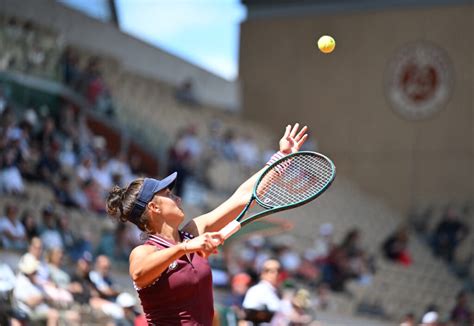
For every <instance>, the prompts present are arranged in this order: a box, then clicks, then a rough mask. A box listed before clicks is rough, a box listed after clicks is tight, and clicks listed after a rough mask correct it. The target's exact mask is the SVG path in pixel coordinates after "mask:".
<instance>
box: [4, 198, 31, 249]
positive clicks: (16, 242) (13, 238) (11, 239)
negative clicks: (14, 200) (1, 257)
mask: <svg viewBox="0 0 474 326" xmlns="http://www.w3.org/2000/svg"><path fill="white" fill-rule="evenodd" d="M0 242H1V243H0V244H1V246H3V247H4V248H7V249H26V247H27V240H26V230H25V227H24V226H23V224H22V223H21V222H20V221H19V220H18V208H17V207H16V206H15V205H12V204H8V205H6V207H5V216H3V217H1V218H0Z"/></svg>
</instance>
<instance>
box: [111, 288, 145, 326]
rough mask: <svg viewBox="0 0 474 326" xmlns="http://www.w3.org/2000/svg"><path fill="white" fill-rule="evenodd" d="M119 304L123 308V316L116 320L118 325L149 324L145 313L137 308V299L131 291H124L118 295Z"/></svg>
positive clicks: (135, 325)
mask: <svg viewBox="0 0 474 326" xmlns="http://www.w3.org/2000/svg"><path fill="white" fill-rule="evenodd" d="M117 304H118V305H119V306H120V307H122V309H123V318H121V319H119V320H116V321H115V324H116V326H146V325H148V323H147V321H146V319H144V318H143V317H144V316H143V315H142V314H141V313H139V312H138V311H137V309H136V305H137V299H135V298H134V297H133V296H132V295H131V294H130V293H127V292H123V293H120V294H119V296H118V297H117Z"/></svg>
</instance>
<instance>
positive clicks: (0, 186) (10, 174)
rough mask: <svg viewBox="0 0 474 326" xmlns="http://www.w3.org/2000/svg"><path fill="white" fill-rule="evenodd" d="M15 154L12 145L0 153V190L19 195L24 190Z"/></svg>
mask: <svg viewBox="0 0 474 326" xmlns="http://www.w3.org/2000/svg"><path fill="white" fill-rule="evenodd" d="M16 155H17V151H16V150H15V148H13V147H8V148H6V149H5V150H4V151H3V152H2V153H0V192H5V193H7V194H14V195H21V194H23V193H24V191H25V186H24V183H23V177H22V176H21V172H20V169H19V165H18V162H17V160H16V159H17V156H16Z"/></svg>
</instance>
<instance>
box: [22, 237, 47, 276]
mask: <svg viewBox="0 0 474 326" xmlns="http://www.w3.org/2000/svg"><path fill="white" fill-rule="evenodd" d="M25 255H32V256H33V257H35V258H36V260H37V261H39V265H38V270H37V271H36V278H37V280H38V282H39V283H41V284H45V283H47V282H49V269H48V265H47V264H46V263H45V262H44V261H43V241H41V239H40V238H37V237H34V238H32V239H31V241H30V243H29V245H28V251H27V252H26V253H25V254H24V255H23V256H25Z"/></svg>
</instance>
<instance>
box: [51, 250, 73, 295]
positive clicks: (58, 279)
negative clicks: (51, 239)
mask: <svg viewBox="0 0 474 326" xmlns="http://www.w3.org/2000/svg"><path fill="white" fill-rule="evenodd" d="M63 257H64V252H63V250H62V249H61V248H51V249H49V250H48V252H47V253H46V263H47V266H48V271H49V273H48V274H49V279H50V280H51V281H52V282H53V283H54V284H55V285H56V286H58V287H60V288H62V289H68V288H69V285H70V284H71V277H70V276H69V274H68V273H67V272H66V271H65V270H64V269H63V267H62V264H63Z"/></svg>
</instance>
